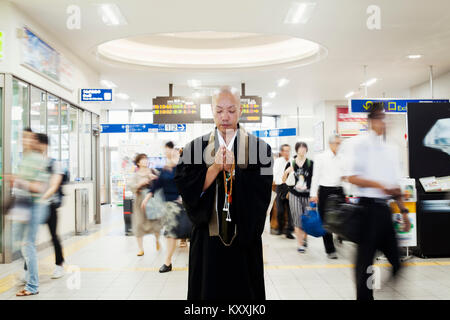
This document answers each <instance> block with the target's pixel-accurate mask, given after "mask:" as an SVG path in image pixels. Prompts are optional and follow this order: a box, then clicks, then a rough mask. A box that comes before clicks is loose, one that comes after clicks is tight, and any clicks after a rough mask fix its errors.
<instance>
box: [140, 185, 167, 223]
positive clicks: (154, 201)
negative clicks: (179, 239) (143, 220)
mask: <svg viewBox="0 0 450 320" xmlns="http://www.w3.org/2000/svg"><path fill="white" fill-rule="evenodd" d="M164 212H165V199H164V191H163V189H159V190H156V192H155V193H154V194H153V197H151V198H150V200H149V201H148V202H147V206H146V207H145V214H146V216H147V219H148V220H158V219H161V218H162V217H163V216H164Z"/></svg>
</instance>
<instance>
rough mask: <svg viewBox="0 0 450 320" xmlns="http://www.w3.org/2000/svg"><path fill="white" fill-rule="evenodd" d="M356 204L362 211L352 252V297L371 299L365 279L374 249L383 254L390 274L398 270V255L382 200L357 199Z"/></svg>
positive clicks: (391, 227) (392, 229)
mask: <svg viewBox="0 0 450 320" xmlns="http://www.w3.org/2000/svg"><path fill="white" fill-rule="evenodd" d="M360 204H361V205H362V206H364V208H365V210H364V213H363V217H362V226H361V227H362V230H363V232H362V236H361V241H360V243H359V244H358V249H357V254H356V269H355V271H356V298H357V299H358V300H373V290H372V288H370V287H369V284H368V283H367V282H368V280H369V277H371V276H372V277H373V271H371V270H370V269H369V267H370V266H372V265H373V260H374V258H375V253H376V251H377V250H380V251H381V252H383V253H384V255H385V256H386V258H387V259H388V260H389V263H390V264H391V265H392V267H393V270H392V271H393V275H394V276H395V275H396V274H397V272H398V271H399V269H400V254H399V250H398V244H397V237H396V234H395V230H394V226H393V222H392V213H391V210H390V208H389V207H388V205H387V203H386V201H383V200H381V199H372V198H361V199H360ZM369 282H370V283H372V281H369Z"/></svg>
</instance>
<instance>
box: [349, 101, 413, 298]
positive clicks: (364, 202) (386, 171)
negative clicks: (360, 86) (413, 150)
mask: <svg viewBox="0 0 450 320" xmlns="http://www.w3.org/2000/svg"><path fill="white" fill-rule="evenodd" d="M384 118H385V113H384V105H383V103H382V102H380V103H374V104H373V107H372V108H371V110H370V113H369V115H368V120H369V129H370V130H369V133H368V134H367V135H365V136H361V137H358V139H357V140H356V142H355V143H354V150H353V151H354V152H353V161H352V162H353V163H352V165H351V166H350V170H349V172H347V174H348V181H349V182H350V183H352V184H354V185H356V186H357V187H358V188H357V194H356V195H357V196H358V197H359V198H360V200H359V204H360V205H361V206H363V207H364V214H363V216H362V225H361V228H362V232H361V239H360V241H359V243H358V249H357V257H356V269H355V271H356V292H357V299H358V300H373V290H372V287H371V283H370V281H369V277H371V276H372V273H373V272H374V271H373V267H372V264H373V259H374V257H375V253H376V251H377V250H380V251H382V252H383V253H384V255H385V256H386V258H387V259H388V260H389V262H390V263H391V265H392V267H393V275H394V276H396V275H397V274H398V271H399V269H400V258H399V250H398V244H397V238H396V233H395V230H394V227H393V222H392V213H391V210H390V208H389V206H388V204H387V201H388V200H389V199H390V198H393V199H395V200H396V201H397V204H398V206H399V208H400V211H401V212H402V214H403V226H404V227H403V230H404V231H405V232H408V231H409V229H410V227H411V224H410V221H409V218H408V209H406V208H405V206H404V204H403V201H402V194H401V190H400V188H399V183H398V181H399V178H400V170H399V159H398V157H397V155H396V152H395V151H396V150H395V149H393V148H392V147H389V146H387V145H386V144H385V143H384V142H383V134H384V132H385V130H386V125H385V122H384Z"/></svg>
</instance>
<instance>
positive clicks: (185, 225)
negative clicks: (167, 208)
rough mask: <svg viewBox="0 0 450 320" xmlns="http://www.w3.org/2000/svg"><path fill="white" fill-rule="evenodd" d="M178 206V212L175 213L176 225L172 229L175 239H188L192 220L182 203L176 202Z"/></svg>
mask: <svg viewBox="0 0 450 320" xmlns="http://www.w3.org/2000/svg"><path fill="white" fill-rule="evenodd" d="M176 204H177V206H179V209H180V213H179V214H177V226H176V227H175V228H174V229H173V230H172V232H173V233H174V234H176V236H177V239H190V238H191V232H192V222H191V219H189V217H188V215H187V212H186V210H185V209H184V207H183V205H182V204H180V203H176Z"/></svg>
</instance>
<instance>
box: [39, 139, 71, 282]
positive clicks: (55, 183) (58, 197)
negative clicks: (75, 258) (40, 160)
mask: <svg viewBox="0 0 450 320" xmlns="http://www.w3.org/2000/svg"><path fill="white" fill-rule="evenodd" d="M36 137H37V140H38V142H39V143H38V147H39V150H40V152H41V153H42V155H43V156H44V158H45V160H46V162H47V172H48V173H49V174H50V182H49V187H48V189H47V190H46V191H45V193H44V194H43V196H42V199H45V200H48V201H49V202H50V204H49V217H48V220H47V225H48V228H49V231H50V235H51V237H52V243H53V248H54V250H55V270H54V272H53V275H52V279H58V278H61V277H62V276H64V267H63V263H64V257H63V252H62V246H61V243H60V241H59V238H58V235H57V232H56V230H57V225H58V215H57V210H58V208H59V207H61V204H62V200H63V196H64V194H63V191H62V186H63V184H64V183H66V182H67V181H68V178H69V177H68V173H67V171H66V170H63V169H62V168H61V165H60V163H59V162H58V161H56V160H55V159H53V158H50V157H48V145H49V139H48V136H47V135H46V134H44V133H37V134H36Z"/></svg>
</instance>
